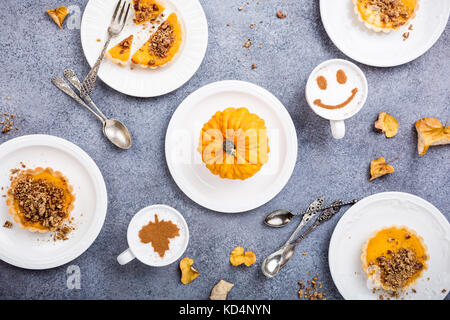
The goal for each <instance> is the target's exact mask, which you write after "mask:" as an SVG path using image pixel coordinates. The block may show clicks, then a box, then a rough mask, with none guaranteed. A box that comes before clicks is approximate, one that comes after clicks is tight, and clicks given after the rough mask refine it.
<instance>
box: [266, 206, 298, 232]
mask: <svg viewBox="0 0 450 320" xmlns="http://www.w3.org/2000/svg"><path fill="white" fill-rule="evenodd" d="M293 217H295V214H294V213H292V212H291V211H289V210H284V209H278V210H274V211H272V212H271V213H269V214H268V215H267V216H266V217H265V218H264V223H265V224H266V225H268V226H269V227H273V228H281V227H284V226H285V225H287V224H288V223H289V222H291V220H292V218H293Z"/></svg>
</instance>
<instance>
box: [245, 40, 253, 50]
mask: <svg viewBox="0 0 450 320" xmlns="http://www.w3.org/2000/svg"><path fill="white" fill-rule="evenodd" d="M251 45H252V41H251V40H250V39H248V41H247V42H246V43H244V48H250V46H251Z"/></svg>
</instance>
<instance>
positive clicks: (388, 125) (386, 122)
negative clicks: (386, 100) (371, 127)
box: [375, 112, 398, 138]
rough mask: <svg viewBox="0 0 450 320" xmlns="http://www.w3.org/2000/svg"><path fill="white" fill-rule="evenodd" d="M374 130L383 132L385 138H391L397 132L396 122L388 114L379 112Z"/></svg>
mask: <svg viewBox="0 0 450 320" xmlns="http://www.w3.org/2000/svg"><path fill="white" fill-rule="evenodd" d="M375 128H377V129H379V130H381V131H383V132H384V134H385V135H386V138H392V137H394V136H395V135H396V134H397V132H398V122H397V120H396V119H395V118H394V117H393V116H391V115H390V114H388V113H386V112H381V113H380V114H379V115H378V120H377V121H375Z"/></svg>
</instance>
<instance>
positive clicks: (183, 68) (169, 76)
mask: <svg viewBox="0 0 450 320" xmlns="http://www.w3.org/2000/svg"><path fill="white" fill-rule="evenodd" d="M130 1H131V0H130ZM161 2H162V3H164V4H165V6H166V10H165V11H164V14H165V17H164V18H163V19H165V18H166V17H167V16H168V15H169V14H170V13H171V12H176V14H177V16H178V18H179V19H180V21H181V24H182V26H183V44H182V46H181V48H180V52H179V53H178V54H177V56H175V57H174V59H173V60H172V61H171V62H170V63H168V64H167V65H165V66H163V67H160V68H157V69H148V68H147V69H145V68H141V67H139V66H133V68H130V66H131V65H132V63H131V61H130V62H129V64H128V66H125V67H122V66H119V65H117V64H115V63H113V62H111V61H110V60H109V59H105V60H104V61H103V62H102V65H101V66H100V70H99V73H98V76H99V77H100V79H102V81H103V82H104V83H106V84H107V85H108V86H110V87H111V88H113V89H115V90H117V91H119V92H121V93H124V94H127V95H130V96H135V97H143V98H146V97H156V96H160V95H163V94H166V93H169V92H172V91H174V90H176V89H178V88H179V87H181V86H182V85H183V84H185V83H186V82H187V81H188V80H189V79H190V78H191V77H192V76H193V75H194V74H195V72H196V71H197V70H198V68H199V67H200V64H201V63H202V61H203V58H204V56H205V53H206V47H207V45H208V23H207V21H206V16H205V13H204V11H203V8H202V6H201V4H200V2H199V1H198V0H162V1H161ZM116 4H117V2H116V1H112V0H90V1H89V2H88V4H87V5H86V9H85V10H84V14H83V20H82V22H81V44H82V46H83V51H84V54H85V56H86V59H87V61H88V63H89V65H90V66H92V65H93V64H94V63H95V61H96V60H97V58H98V56H99V54H100V52H101V50H102V48H103V44H104V41H105V39H106V34H107V28H108V25H109V22H110V20H111V17H112V14H113V12H114V8H115V6H116ZM133 18H134V9H133V8H131V9H130V14H129V16H128V19H127V23H126V25H125V28H124V30H123V31H122V33H121V34H120V35H119V36H118V37H116V38H113V39H112V40H111V43H110V45H109V47H112V46H114V45H116V44H117V43H119V42H120V41H122V40H123V39H125V38H126V37H128V36H129V35H130V34H134V36H135V37H134V41H133V45H132V47H131V54H133V53H134V52H136V51H137V50H138V49H139V48H140V47H141V45H142V44H144V42H145V41H147V39H148V38H149V36H150V34H151V32H150V31H152V32H153V30H155V29H151V28H150V27H147V29H145V30H143V26H142V25H141V26H137V25H135V24H134V22H133ZM163 19H160V20H161V21H162V20H163ZM97 39H100V40H101V41H100V42H98V41H97ZM130 60H131V58H130Z"/></svg>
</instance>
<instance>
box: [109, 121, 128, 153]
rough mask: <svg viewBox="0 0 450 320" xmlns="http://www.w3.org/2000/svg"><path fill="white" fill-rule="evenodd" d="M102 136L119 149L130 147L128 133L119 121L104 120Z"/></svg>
mask: <svg viewBox="0 0 450 320" xmlns="http://www.w3.org/2000/svg"><path fill="white" fill-rule="evenodd" d="M103 134H104V135H105V136H106V137H107V138H108V140H109V141H111V142H112V143H113V144H114V145H116V146H117V147H119V148H121V149H129V148H130V147H131V144H132V142H131V135H130V132H129V131H128V129H127V127H125V125H124V124H123V123H122V122H120V121H119V120H115V119H106V120H105V121H104V122H103Z"/></svg>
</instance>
